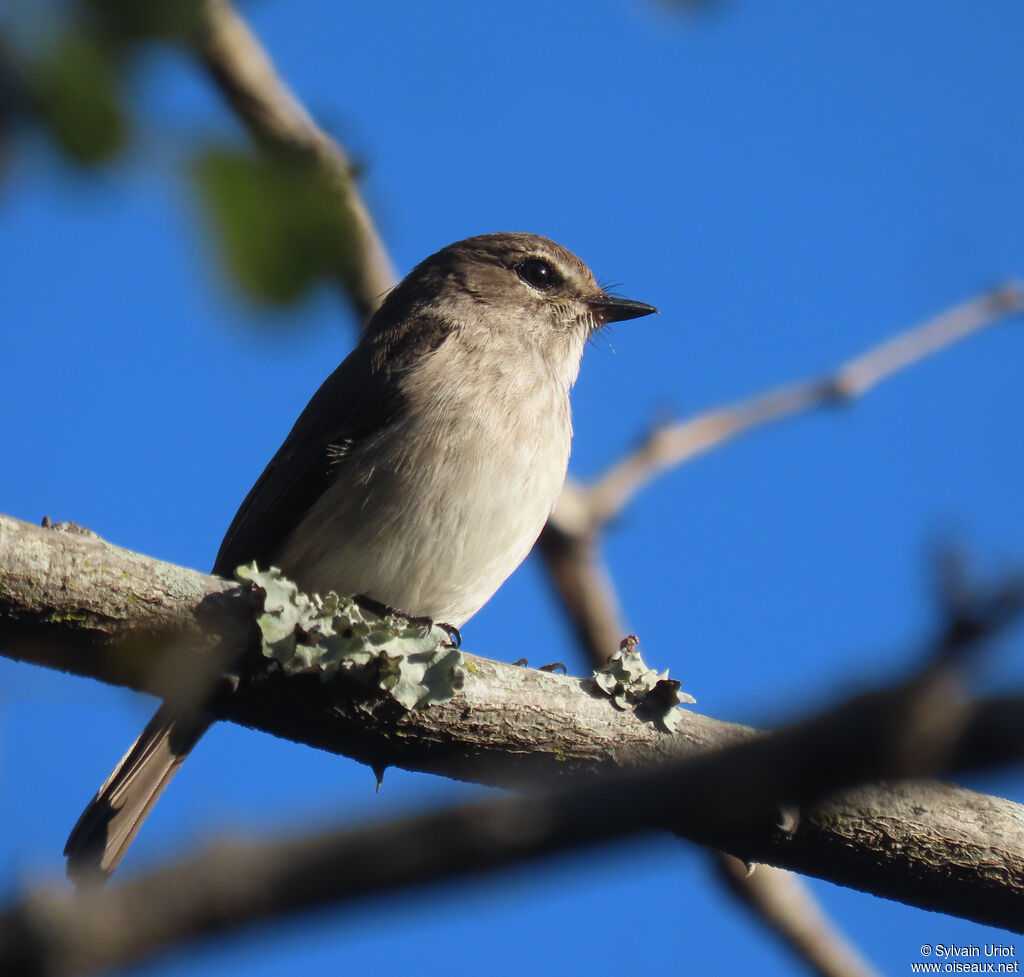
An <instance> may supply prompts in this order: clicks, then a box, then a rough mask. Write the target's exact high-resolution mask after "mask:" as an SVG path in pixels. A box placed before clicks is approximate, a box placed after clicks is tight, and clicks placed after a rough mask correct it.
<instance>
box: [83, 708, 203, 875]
mask: <svg viewBox="0 0 1024 977" xmlns="http://www.w3.org/2000/svg"><path fill="white" fill-rule="evenodd" d="M211 722H212V717H211V716H210V715H209V714H208V713H205V712H197V711H195V710H188V711H186V710H182V709H175V708H172V707H170V706H167V705H163V706H161V707H160V708H159V709H158V710H157V712H156V715H155V716H153V718H152V719H151V720H150V721H149V724H148V725H147V726H146V728H145V729H144V730H143V731H142V735H141V736H139V738H138V739H137V740H136V741H135V742H134V743H133V744H132V747H131V749H130V750H129V751H128V752H127V753H126V754H125V755H124V758H123V759H122V760H121V762H120V763H119V764H118V765H117V767H116V768H115V769H114V772H113V773H112V774H111V775H110V776H109V777H108V778H107V781H106V783H105V784H104V785H103V786H102V787H101V788H100V789H99V791H98V792H97V794H96V796H95V797H94V798H93V799H92V800H91V801H90V802H89V805H88V807H86V809H85V810H84V811H83V812H82V816H81V817H80V818H79V819H78V822H77V823H76V824H75V826H74V828H72V829H71V834H70V835H69V836H68V842H67V844H66V845H65V846H64V854H65V855H66V856H67V860H68V864H67V873H68V878H70V879H71V880H72V881H73V882H75V883H76V884H79V885H81V884H92V885H98V884H102V883H103V882H105V881H106V879H107V878H108V877H109V876H110V873H111V872H113V871H114V869H115V868H117V865H118V862H120V861H121V859H122V858H123V857H124V853H125V852H126V851H127V850H128V846H129V845H130V844H131V843H132V839H133V838H134V837H135V834H136V832H137V831H138V830H139V827H140V826H141V825H142V822H143V821H144V820H145V818H146V815H147V814H149V811H150V808H152V806H153V805H154V804H155V803H156V801H157V798H159V796H160V795H161V794H162V793H163V789H164V788H165V787H166V786H167V784H168V783H169V782H170V780H171V777H173V776H174V775H175V773H177V771H178V767H180V766H181V762H182V760H184V759H185V757H186V756H188V754H189V752H190V751H191V749H192V747H194V746H195V745H196V743H197V742H198V740H199V738H200V737H201V736H202V735H203V733H205V732H206V730H207V729H208V728H209V727H210V723H211Z"/></svg>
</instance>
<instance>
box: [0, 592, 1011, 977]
mask: <svg viewBox="0 0 1024 977" xmlns="http://www.w3.org/2000/svg"><path fill="white" fill-rule="evenodd" d="M1020 596H1021V595H1020V592H1019V589H1018V590H1015V591H1014V592H1013V594H1012V597H1013V604H1014V606H1015V607H1016V608H1017V609H1019V606H1020ZM984 625H985V626H984V628H983V629H982V630H980V631H979V632H978V633H977V634H976V635H973V636H972V635H971V634H969V633H968V632H966V631H961V632H960V638H959V639H958V640H959V641H960V642H963V643H967V642H970V641H972V640H973V638H976V637H983V636H984V634H985V631H986V630H987V629H989V628H991V627H994V626H998V619H990V620H986V621H985V622H984ZM953 677H954V676H953V673H952V672H951V671H950V670H949V669H948V668H946V667H932V668H929V669H927V670H926V671H925V672H924V673H922V675H921V676H919V677H918V678H916V679H914V680H912V681H911V682H908V683H906V684H904V685H903V686H901V687H897V688H895V689H891V690H883V691H880V692H877V693H874V694H872V695H867V696H861V697H859V698H857V699H855V700H851V701H850V702H848V703H845V704H843V705H842V706H839V707H838V708H836V709H834V710H831V711H829V712H827V713H825V714H823V715H821V716H817V717H814V718H813V719H811V720H808V721H805V722H803V723H801V724H798V725H796V726H793V727H790V728H789V729H786V730H783V731H781V732H779V733H775V734H770V735H768V736H763V737H756V738H753V739H749V740H747V741H745V742H741V743H736V744H734V745H732V746H729V747H726V748H725V749H723V750H720V751H717V752H713V753H705V754H703V755H701V756H697V757H691V758H686V759H683V760H681V761H678V760H677V761H675V762H672V763H668V764H659V765H657V766H654V767H650V768H646V769H645V768H641V769H637V770H634V771H632V772H629V773H627V774H619V775H615V776H606V777H601V778H597V779H595V778H587V779H586V780H585V781H583V782H579V781H575V782H573V783H570V784H569V785H563V786H560V787H558V788H554V789H548V790H547V791H544V792H532V793H531V794H528V795H525V796H521V797H515V798H504V799H501V800H490V801H485V802H482V803H476V804H469V805H464V806H462V807H459V808H452V809H450V810H448V811H443V812H440V813H437V814H431V815H426V816H421V817H419V818H408V819H405V820H404V821H399V822H395V823H393V824H390V825H382V826H375V827H372V828H363V829H357V830H354V831H350V832H346V833H343V832H330V833H327V834H321V835H317V836H310V837H306V838H302V839H298V840H289V841H284V842H280V841H279V842H276V843H271V844H262V845H253V844H248V845H235V846H219V847H217V848H214V849H212V850H209V851H207V852H205V853H203V854H202V855H200V856H198V857H195V858H192V859H190V860H187V861H183V862H179V863H177V864H175V865H173V866H172V867H169V868H165V869H163V870H159V871H157V872H155V873H153V874H152V875H150V876H144V877H142V878H139V879H136V880H134V881H129V882H127V883H125V884H123V885H120V886H115V887H113V888H112V889H111V890H108V891H107V892H105V893H102V894H99V895H93V896H92V897H91V898H90V899H88V900H83V899H81V898H78V899H75V898H71V897H69V896H68V895H67V894H66V893H60V894H50V895H46V894H40V895H38V896H36V897H35V898H33V899H30V900H28V901H26V902H24V903H22V904H20V905H18V906H15V907H14V908H12V909H11V910H10V911H8V913H6V914H5V915H4V916H3V917H0V967H2V968H3V969H5V970H12V971H18V972H23V971H30V972H33V973H46V974H54V975H57V974H60V975H72V974H79V973H86V972H88V971H91V970H94V969H97V968H99V967H104V966H117V965H123V964H124V963H127V962H131V961H133V960H136V959H140V958H142V957H144V956H147V955H151V954H152V953H154V952H155V951H156V950H158V949H160V948H162V947H164V946H166V945H168V944H169V943H172V942H177V941H179V940H182V939H190V938H192V939H194V938H195V937H197V936H200V935H203V934H211V933H216V932H219V931H222V930H224V929H226V928H229V927H235V926H238V925H244V924H247V923H252V922H255V921H258V920H261V919H266V918H268V917H271V916H278V915H282V914H288V913H295V912H297V911H300V910H303V909H308V908H310V907H313V906H320V905H324V904H326V903H338V902H345V901H350V900H352V899H354V898H358V897H360V896H365V895H368V894H371V893H379V892H382V891H391V890H393V889H395V888H397V887H408V886H411V885H418V884H423V883H425V882H434V881H437V880H439V879H446V878H453V877H459V876H463V875H466V874H468V873H473V872H479V871H483V870H489V869H493V868H496V867H499V866H502V865H506V864H509V863H510V862H513V861H518V860H520V859H523V858H532V857H537V856H540V855H544V854H547V853H550V852H553V851H558V850H564V849H568V848H575V847H579V846H581V845H591V844H595V843H599V842H604V841H609V840H612V839H615V838H619V837H623V836H628V835H633V834H637V833H639V832H644V831H649V830H656V829H672V830H676V831H680V832H681V833H684V834H686V835H687V836H689V837H693V838H695V839H697V840H700V841H703V842H705V843H709V844H722V843H723V842H724V843H725V844H728V845H731V846H733V847H738V848H740V849H741V850H744V851H746V852H747V853H749V854H755V855H756V854H757V853H759V852H761V851H770V850H771V848H772V846H773V844H774V843H776V842H777V841H778V840H779V839H781V840H783V841H786V840H788V839H789V838H790V837H792V836H791V835H790V834H788V833H787V832H786V831H784V830H783V829H779V828H777V827H774V826H773V820H774V818H775V816H776V812H777V811H778V810H779V809H780V807H781V806H782V805H787V804H790V803H792V802H797V803H805V804H806V803H808V802H811V801H813V800H814V799H816V798H818V797H820V796H822V794H823V793H825V792H828V791H830V790H833V789H834V788H836V787H839V786H842V785H848V784H850V783H854V782H856V781H857V780H858V779H860V778H862V777H864V776H872V777H884V776H887V775H890V774H892V775H896V776H900V775H902V774H905V773H908V772H912V771H917V772H921V771H923V770H926V769H929V768H930V767H931V765H932V762H933V761H934V760H939V761H940V762H941V760H943V759H945V758H946V757H948V756H951V755H952V756H954V757H955V754H951V753H950V751H949V746H950V744H951V743H952V742H953V741H954V740H955V738H956V735H955V730H956V729H958V728H960V727H961V725H962V724H961V722H959V720H962V719H963V718H964V716H965V715H966V709H967V707H966V705H965V704H961V705H960V706H957V705H955V704H954V705H953V706H952V708H951V707H950V703H949V693H950V691H951V688H955V685H953V686H951V684H950V680H951V679H953ZM941 715H945V716H947V717H948V718H949V720H950V722H949V723H948V724H943V723H939V722H934V721H933V720H934V719H936V718H938V717H939V716H941ZM922 718H924V720H925V721H924V722H922V721H921V719H922ZM950 728H952V729H953V730H954V732H953V733H952V734H950V732H949V729H950ZM802 830H803V829H802V828H799V829H797V836H799V834H800V832H801V831H802ZM424 838H429V839H430V844H429V845H424V844H423V839H424ZM1017 840H1019V832H1018V839H1017ZM972 906H973V909H974V915H975V918H978V917H979V916H980V917H983V918H985V919H986V920H987V921H989V922H993V923H996V924H997V925H1002V926H1007V927H1010V928H1014V929H1019V928H1020V927H1021V925H1022V914H1021V910H1022V909H1024V889H1022V888H1021V887H1016V889H1012V888H1011V889H998V890H996V889H993V887H991V886H989V887H985V886H984V885H983V884H979V885H978V886H977V887H976V892H975V898H974V900H973V903H972ZM851 963H853V961H848V964H851ZM848 972H849V970H848Z"/></svg>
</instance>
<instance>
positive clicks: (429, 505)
mask: <svg viewBox="0 0 1024 977" xmlns="http://www.w3.org/2000/svg"><path fill="white" fill-rule="evenodd" d="M656 311H657V310H656V309H655V308H654V307H653V306H650V305H645V304H644V303H642V302H633V301H630V300H628V299H622V298H617V297H615V296H612V295H609V294H607V293H606V292H605V291H604V290H603V289H602V288H601V287H600V286H599V285H598V284H597V282H596V281H595V280H594V276H593V275H592V274H591V273H590V270H589V269H588V268H587V266H586V265H585V264H583V262H582V261H580V259H579V258H577V257H576V256H575V255H573V254H572V253H571V252H569V251H567V250H566V249H565V248H563V247H560V246H559V245H557V244H555V243H554V242H553V241H550V240H548V239H547V238H544V237H539V236H537V235H534V234H520V233H504V234H486V235H483V236H481V237H473V238H468V239H467V240H465V241H459V242H458V243H456V244H452V245H449V246H448V247H446V248H444V249H442V250H441V251H439V252H437V254H434V255H432V256H431V257H429V258H427V259H426V260H425V261H424V262H422V263H421V264H420V265H418V266H417V267H416V268H414V269H413V271H412V272H411V273H410V274H409V275H408V276H407V277H406V278H405V279H404V281H402V282H401V284H399V285H398V286H397V287H396V288H395V289H394V290H393V291H392V292H391V293H390V294H389V295H388V297H387V298H386V300H385V301H384V303H383V305H382V306H381V307H380V309H379V311H378V312H377V313H376V314H375V315H374V316H373V318H372V319H371V321H370V323H369V325H368V326H367V329H366V332H365V333H364V335H363V337H362V339H361V340H360V342H359V345H358V346H357V347H356V348H355V349H354V350H353V351H352V353H351V354H350V355H349V356H348V357H347V358H346V359H345V361H344V362H343V363H342V364H341V366H339V367H338V368H337V370H335V371H334V373H332V374H331V376H330V377H329V378H328V379H327V380H326V382H325V383H324V384H323V386H321V387H320V389H319V390H318V391H317V392H316V394H315V395H314V397H313V399H312V400H311V401H310V402H309V405H308V406H307V407H306V409H305V410H304V411H303V412H302V414H301V416H300V417H299V419H298V421H296V423H295V426H294V427H293V428H292V430H291V433H290V434H289V435H288V437H287V438H286V439H285V442H284V444H283V445H282V446H281V448H280V450H279V451H278V452H277V454H276V455H274V457H273V459H272V460H271V462H270V464H269V465H267V468H266V470H265V471H264V472H263V474H262V475H261V476H260V478H259V480H258V481H257V482H256V484H255V485H254V486H253V488H252V490H251V491H250V492H249V494H248V495H247V496H246V498H245V501H244V502H243V503H242V505H241V508H240V509H239V510H238V513H237V515H236V516H235V518H234V521H233V522H232V523H231V526H230V527H229V529H228V531H227V535H226V536H225V537H224V542H223V543H222V544H221V548H220V552H219V553H218V555H217V561H216V563H215V564H214V567H213V572H214V573H216V574H219V575H221V576H225V577H229V576H231V574H232V573H233V571H234V569H235V568H236V567H237V566H239V565H241V564H243V563H248V562H250V561H252V560H256V561H257V562H258V563H259V564H260V566H264V567H266V566H270V565H274V566H278V567H280V568H281V569H282V571H284V573H285V574H286V575H287V576H288V577H290V578H291V579H293V580H294V581H296V583H298V584H299V586H300V587H301V588H303V589H304V590H307V591H313V592H319V593H326V592H327V591H331V590H333V591H335V592H336V593H339V594H361V595H366V596H369V597H372V598H374V599H375V600H377V601H380V602H381V603H384V604H387V605H389V606H391V607H394V608H398V609H400V610H401V611H402V612H404V613H406V614H409V615H413V616H423V617H429V618H432V619H433V620H435V621H437V622H439V623H445V624H449V625H453V626H455V627H459V626H461V625H462V624H463V623H464V622H465V621H466V620H468V619H469V618H470V617H471V616H472V615H473V614H475V613H476V612H477V611H478V610H479V609H480V608H481V607H482V606H483V604H484V603H486V601H487V600H488V599H489V598H490V597H491V595H492V594H493V593H494V592H495V591H496V590H497V589H498V587H499V586H500V585H501V583H502V582H503V581H504V580H505V578H506V577H508V575H509V574H510V573H511V572H512V571H513V570H514V569H515V568H516V567H517V566H518V565H519V564H520V562H522V560H523V558H524V557H525V556H526V554H527V553H528V552H529V551H530V548H531V547H532V546H533V544H534V542H535V540H536V539H537V536H538V535H539V534H540V531H541V529H542V528H543V527H544V523H545V521H546V520H547V518H548V516H549V515H550V513H551V510H552V508H553V507H554V504H555V500H556V499H557V497H558V493H559V491H560V490H561V487H562V483H563V482H564V480H565V472H566V466H567V464H568V460H569V443H570V439H571V437H572V421H571V414H570V408H569V390H570V388H571V387H572V385H573V383H574V382H575V380H576V376H577V374H578V372H579V367H580V358H581V356H582V355H583V349H584V346H585V344H586V341H587V339H588V337H590V336H591V335H592V334H593V333H594V332H595V330H597V329H600V328H601V327H602V326H604V325H605V324H606V323H609V322H615V321H618V320H622V319H633V318H636V317H637V316H644V315H648V314H650V313H652V312H656ZM211 722H212V717H211V716H210V715H209V714H208V713H206V712H204V711H203V709H202V704H201V703H197V705H196V708H195V709H189V710H183V709H181V708H180V707H171V706H169V705H166V704H165V705H164V706H162V707H161V708H160V709H159V710H158V711H157V713H156V715H155V716H154V717H153V719H152V720H151V721H150V723H149V725H148V726H147V727H146V728H145V730H143V732H142V735H141V736H140V737H139V739H138V740H137V741H136V742H135V744H134V745H133V746H132V748H131V749H130V750H129V751H128V754H127V755H126V756H125V757H124V759H123V760H122V761H121V762H120V764H119V765H118V766H117V768H116V769H115V770H114V772H113V773H112V774H111V776H110V778H109V779H108V780H107V782H106V783H105V784H104V785H103V786H102V787H101V788H100V790H99V793H97V795H96V797H95V798H94V799H93V800H92V801H91V802H90V804H89V806H88V807H87V808H86V809H85V811H84V813H83V814H82V816H81V818H79V820H78V823H77V824H76V825H75V827H74V829H73V830H72V832H71V836H70V837H69V838H68V843H67V846H66V848H65V852H64V853H65V854H66V855H67V858H68V874H69V875H70V876H71V877H72V878H73V879H75V880H76V881H89V880H94V881H100V880H103V879H105V878H106V877H107V876H109V875H110V873H111V872H112V871H113V870H114V869H115V868H116V866H117V864H118V862H120V860H121V858H122V857H123V855H124V853H125V851H126V850H127V848H128V846H129V844H130V843H131V841H132V839H133V838H134V837H135V833H136V832H137V831H138V829H139V826H140V825H141V823H142V820H143V819H144V818H145V816H146V815H147V814H148V813H149V810H150V808H151V807H152V806H153V804H154V803H155V802H156V800H157V798H158V797H159V796H160V793H161V792H162V791H163V789H164V787H166V786H167V783H168V781H169V780H170V779H171V777H172V776H173V775H174V773H175V771H176V770H177V768H178V766H179V765H180V764H181V762H182V760H184V758H185V757H186V756H187V755H188V752H189V751H190V750H191V749H192V747H193V746H194V745H195V744H196V741H197V740H198V739H199V737H200V736H202V734H203V733H204V732H205V731H206V729H207V728H208V726H209V725H210V723H211Z"/></svg>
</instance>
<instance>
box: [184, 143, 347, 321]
mask: <svg viewBox="0 0 1024 977" xmlns="http://www.w3.org/2000/svg"><path fill="white" fill-rule="evenodd" d="M194 173H195V178H196V181H197V184H198V187H199V190H200V193H201V195H202V197H203V200H204V203H205V205H206V210H207V213H208V214H209V216H210V219H211V221H212V223H213V229H214V232H215V234H216V236H217V237H218V238H219V240H220V244H221V247H222V249H223V252H224V255H225V258H226V261H227V264H228V267H229V268H230V269H231V271H232V273H233V274H234V276H235V278H236V279H237V280H238V282H239V284H240V285H241V286H242V287H243V288H244V289H245V291H246V292H248V293H249V295H251V296H252V297H254V298H256V299H258V300H260V301H264V302H272V303H275V304H283V303H286V302H294V301H295V300H296V299H298V298H300V297H301V296H302V295H303V294H304V293H305V292H306V291H307V290H308V289H309V288H310V287H311V286H312V285H313V284H314V283H315V282H316V281H318V280H320V279H325V278H330V277H333V276H336V275H338V274H341V273H342V270H343V269H344V267H345V264H346V261H347V260H350V259H349V256H350V255H351V254H352V252H353V249H354V246H355V244H354V241H355V238H354V234H353V229H352V225H351V220H350V219H349V217H348V214H347V212H346V211H345V210H344V208H343V205H342V204H341V202H340V199H339V196H338V193H337V190H336V189H335V188H334V187H333V186H332V184H331V183H330V180H329V179H328V178H327V177H326V176H325V175H324V174H323V172H322V171H320V170H319V169H318V168H317V167H316V166H315V164H313V163H310V162H309V161H306V160H301V159H298V158H294V157H290V156H280V155H270V154H266V155H262V156H253V155H250V154H245V153H240V152H231V151H224V150H215V151H210V152H207V153H205V154H204V155H203V156H202V157H200V159H199V160H198V161H197V162H196V164H195V167H194Z"/></svg>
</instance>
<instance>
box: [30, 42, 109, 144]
mask: <svg viewBox="0 0 1024 977" xmlns="http://www.w3.org/2000/svg"><path fill="white" fill-rule="evenodd" d="M27 86H28V89H29V91H30V92H31V94H32V96H33V98H34V100H35V102H36V104H37V106H38V109H39V113H40V116H41V117H42V119H43V121H44V122H45V123H47V125H48V127H49V129H50V132H51V134H52V135H53V137H54V139H55V140H56V141H57V144H58V145H59V146H60V148H61V149H62V150H63V151H64V152H65V153H66V154H67V155H68V156H70V157H72V159H75V160H77V161H79V162H82V163H98V162H101V161H102V160H105V159H108V158H110V157H111V156H113V155H114V154H115V153H116V152H117V151H118V150H119V149H121V148H122V146H123V145H124V144H125V142H126V141H127V137H128V120H127V118H126V116H125V114H124V112H123V111H122V108H121V99H120V91H119V88H118V82H117V75H116V72H115V65H114V63H113V60H112V58H110V57H109V56H107V55H106V53H105V52H103V51H102V50H101V49H100V46H99V45H98V43H97V42H96V40H95V39H94V38H92V37H90V36H89V35H87V34H84V33H77V32H76V33H71V34H67V35H66V36H65V37H64V38H63V39H62V40H61V41H60V42H58V43H57V45H56V46H55V47H54V49H53V50H52V51H51V52H50V53H49V54H48V55H46V56H45V57H43V58H41V59H40V60H37V61H36V62H35V63H34V64H33V65H32V66H31V67H30V68H29V69H28V72H27Z"/></svg>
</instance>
